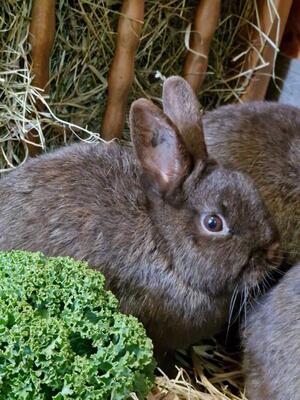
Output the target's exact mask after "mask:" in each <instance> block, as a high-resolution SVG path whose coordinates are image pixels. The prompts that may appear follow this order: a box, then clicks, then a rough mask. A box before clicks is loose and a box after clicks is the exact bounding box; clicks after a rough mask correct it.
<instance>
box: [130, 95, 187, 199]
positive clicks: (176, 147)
mask: <svg viewBox="0 0 300 400" xmlns="http://www.w3.org/2000/svg"><path fill="white" fill-rule="evenodd" d="M129 124H130V132H131V139H132V142H133V146H134V149H135V152H136V156H137V159H138V160H139V162H140V165H141V167H142V169H143V172H144V175H145V176H147V178H148V182H149V184H150V185H151V186H152V187H153V189H154V190H155V192H157V193H160V194H163V195H167V194H170V193H172V192H173V190H174V189H176V188H177V187H179V185H180V184H181V182H182V181H183V180H184V178H186V177H187V175H188V174H189V172H190V168H191V157H190V155H189V153H188V151H187V150H186V147H185V145H184V142H183V140H182V138H181V136H180V134H179V132H178V130H177V128H176V126H175V125H174V124H173V122H172V121H171V120H170V119H169V118H168V117H167V116H166V115H165V114H164V113H163V112H162V111H161V110H160V109H159V108H158V107H157V106H155V105H154V104H153V103H152V102H151V101H149V100H146V99H139V100H136V101H134V102H133V103H132V105H131V109H130V116H129Z"/></svg>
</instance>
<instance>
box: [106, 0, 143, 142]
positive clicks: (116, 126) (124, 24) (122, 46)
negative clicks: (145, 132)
mask: <svg viewBox="0 0 300 400" xmlns="http://www.w3.org/2000/svg"><path fill="white" fill-rule="evenodd" d="M143 21H144V0H124V1H123V4H122V10H121V16H120V18H119V23H118V37H117V43H116V50H115V56H114V60H113V63H112V66H111V69H110V73H109V78H108V99H107V105H106V110H105V114H104V118H103V124H102V137H103V139H105V140H111V139H113V138H121V137H122V134H123V128H124V123H125V114H126V106H127V101H128V94H129V91H130V89H131V86H132V82H133V78H134V63H135V55H136V50H137V48H138V45H139V42H140V35H141V32H142V27H143Z"/></svg>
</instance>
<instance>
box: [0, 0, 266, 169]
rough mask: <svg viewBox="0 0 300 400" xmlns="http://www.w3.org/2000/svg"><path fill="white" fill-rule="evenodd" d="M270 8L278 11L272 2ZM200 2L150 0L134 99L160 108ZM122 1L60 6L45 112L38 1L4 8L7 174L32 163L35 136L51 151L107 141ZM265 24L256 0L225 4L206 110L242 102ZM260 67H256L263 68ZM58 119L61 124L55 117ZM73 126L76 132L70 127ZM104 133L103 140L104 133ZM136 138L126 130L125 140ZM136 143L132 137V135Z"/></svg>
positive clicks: (19, 0) (73, 1)
mask: <svg viewBox="0 0 300 400" xmlns="http://www.w3.org/2000/svg"><path fill="white" fill-rule="evenodd" d="M268 2H270V9H272V7H271V6H272V4H273V2H272V0H268ZM197 3H198V0H189V1H187V0H164V1H156V0H146V14H145V23H144V29H143V35H142V39H141V44H140V46H139V50H138V53H137V57H136V75H135V80H134V85H133V89H132V92H131V95H130V99H129V104H130V101H131V100H132V99H136V98H137V97H141V96H146V97H148V98H152V99H154V100H157V101H159V96H160V93H161V79H160V78H157V77H156V76H157V72H159V74H158V76H169V75H172V74H180V73H181V70H182V65H183V61H184V56H185V53H186V46H185V43H186V42H187V41H188V34H189V31H190V23H191V21H192V20H193V14H194V11H195V6H196V5H197ZM120 4H121V0H106V1H105V0H102V1H98V2H95V1H93V0H58V1H57V14H56V17H57V29H56V37H55V46H54V50H53V54H52V58H51V91H50V96H49V97H48V98H47V97H45V101H46V104H47V107H46V109H45V111H44V112H38V111H37V110H36V107H35V100H36V98H37V97H41V96H43V94H42V93H41V92H39V91H38V90H37V89H36V88H34V87H33V86H32V76H31V74H30V70H29V66H28V63H27V54H28V52H29V50H30V49H29V46H28V43H27V37H28V28H29V22H30V10H31V0H28V1H23V0H11V1H4V2H2V5H1V11H0V99H1V102H0V155H1V156H0V172H2V171H3V170H8V169H11V168H13V167H15V166H16V165H19V164H21V163H22V162H24V161H25V160H26V158H27V156H28V151H27V145H28V139H27V136H28V132H29V131H30V130H31V131H32V128H34V129H35V131H36V133H37V135H38V141H37V142H38V143H37V145H38V146H40V147H42V148H43V149H45V150H48V149H50V148H53V147H57V146H60V145H62V144H65V143H70V142H73V141H75V140H78V138H79V139H84V140H99V132H100V127H101V117H102V115H103V111H104V107H105V100H106V94H107V75H108V71H109V67H110V64H111V61H112V58H113V54H114V43H115V37H116V26H117V20H118V16H119V10H120ZM253 25H254V26H257V27H258V28H257V29H258V30H259V24H258V21H257V5H256V0H247V1H242V0H240V1H234V2H233V1H229V0H227V1H223V2H222V18H221V22H220V24H219V27H218V29H217V31H216V34H215V36H214V39H213V42H212V47H211V52H210V57H209V67H208V72H207V77H206V80H205V82H204V86H203V88H202V91H201V93H199V99H200V101H201V103H202V105H203V107H204V108H205V109H209V108H212V107H215V106H217V105H220V104H223V103H228V102H232V101H235V100H238V99H239V97H240V95H241V94H242V93H243V92H244V90H245V86H246V85H247V82H248V80H249V78H250V77H251V74H252V73H253V70H251V71H244V56H245V55H246V54H247V53H248V52H249V51H250V50H251V48H252V47H251V45H250V43H249V39H248V36H249V30H250V29H253ZM263 65H264V60H260V63H259V65H258V66H257V67H256V68H261V67H262V66H263ZM55 116H56V117H55ZM67 122H68V123H71V124H72V125H69V124H68V123H67ZM96 132H97V133H96ZM126 134H128V131H127V129H125V136H126ZM127 137H128V136H127Z"/></svg>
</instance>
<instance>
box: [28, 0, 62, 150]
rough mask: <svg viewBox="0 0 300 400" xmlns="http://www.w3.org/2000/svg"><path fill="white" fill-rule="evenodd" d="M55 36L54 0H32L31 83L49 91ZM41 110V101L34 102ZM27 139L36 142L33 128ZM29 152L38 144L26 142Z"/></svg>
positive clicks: (30, 32) (36, 138)
mask: <svg viewBox="0 0 300 400" xmlns="http://www.w3.org/2000/svg"><path fill="white" fill-rule="evenodd" d="M54 36H55V0H34V1H33V5H32V10H31V23H30V29H29V42H30V44H31V53H30V62H31V68H32V74H33V77H34V78H33V81H32V83H33V85H34V86H36V87H38V88H40V89H43V90H44V92H45V93H48V91H49V86H48V82H49V63H50V55H51V51H52V47H53V43H54ZM36 106H37V109H38V110H39V111H42V110H43V108H44V106H43V103H42V102H41V101H37V103H36ZM28 140H30V141H31V142H33V143H38V137H37V135H36V134H35V132H34V130H32V131H30V132H29V133H28ZM28 150H29V154H30V155H31V156H34V155H35V154H37V153H38V152H39V151H40V148H39V147H38V146H34V145H30V144H28Z"/></svg>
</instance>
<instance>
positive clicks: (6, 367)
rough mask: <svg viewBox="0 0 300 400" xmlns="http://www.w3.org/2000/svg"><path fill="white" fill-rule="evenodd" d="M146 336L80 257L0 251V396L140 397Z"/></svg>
mask: <svg viewBox="0 0 300 400" xmlns="http://www.w3.org/2000/svg"><path fill="white" fill-rule="evenodd" d="M152 350H153V349H152V343H151V341H150V339H148V338H147V337H146V334H145V330H144V328H143V326H142V325H141V324H140V323H139V322H138V321H137V319H136V318H134V317H132V316H126V315H124V314H121V313H120V311H119V309H118V302H117V300H116V298H115V297H114V296H113V294H112V293H111V292H108V291H106V290H105V289H104V278H103V276H102V275H101V274H100V273H99V272H96V271H93V270H91V269H89V268H88V267H87V265H86V264H85V263H82V262H77V261H74V260H72V259H71V258H67V257H58V258H46V257H45V256H43V255H42V254H40V253H28V252H22V251H15V252H10V253H4V252H0V399H6V400H12V399H24V400H25V399H26V400H27V399H28V400H29V399H30V400H48V399H56V400H59V399H85V400H92V399H95V400H96V399H97V400H102V399H103V400H104V399H111V400H119V399H120V400H124V399H130V398H131V396H130V394H131V393H135V394H136V395H137V396H138V398H139V399H144V398H145V397H146V395H147V393H148V392H149V390H150V389H151V386H152V384H153V380H154V373H153V370H154V361H153V354H152Z"/></svg>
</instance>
